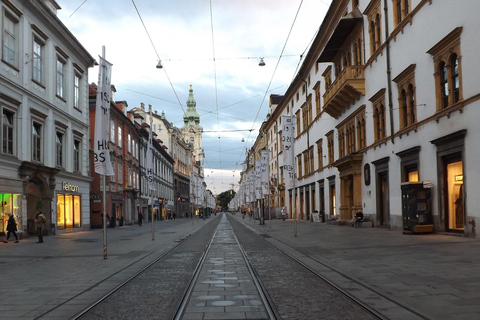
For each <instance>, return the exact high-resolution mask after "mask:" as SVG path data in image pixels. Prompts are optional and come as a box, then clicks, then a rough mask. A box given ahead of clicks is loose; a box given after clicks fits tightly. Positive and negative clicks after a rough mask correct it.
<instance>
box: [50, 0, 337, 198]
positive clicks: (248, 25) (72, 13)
mask: <svg viewBox="0 0 480 320" xmlns="http://www.w3.org/2000/svg"><path fill="white" fill-rule="evenodd" d="M330 2H331V0H303V1H302V0H57V3H58V4H59V5H60V6H61V7H62V9H61V10H59V11H58V17H59V18H60V19H61V20H62V21H63V23H64V24H65V25H66V26H67V27H68V28H69V30H70V31H71V32H72V34H73V35H74V36H75V37H76V38H77V39H78V40H79V41H80V42H81V43H82V44H83V46H84V47H85V48H86V49H87V50H88V52H89V53H90V54H91V55H92V56H93V57H94V58H96V59H97V58H98V56H99V55H101V54H102V46H105V51H106V54H105V57H106V59H107V60H108V61H110V62H111V63H112V64H113V68H112V84H114V85H115V87H116V89H117V92H116V94H115V96H114V98H115V100H125V101H127V103H128V106H129V109H130V108H134V107H139V106H140V103H142V102H143V103H144V104H145V105H146V106H148V105H152V107H153V110H157V111H158V112H159V113H161V112H162V111H164V112H165V115H166V117H167V120H168V121H170V122H172V123H173V124H174V125H175V126H177V127H182V126H183V115H184V111H185V110H186V108H187V107H186V101H187V98H188V90H189V85H190V84H191V85H192V86H193V90H194V95H195V100H196V102H197V111H198V113H199V114H200V125H201V126H202V127H203V129H204V134H203V139H202V146H203V148H204V150H205V155H206V159H205V180H206V182H207V188H209V189H210V190H212V192H213V193H214V194H218V193H220V192H222V191H225V190H227V189H231V188H232V187H233V188H234V189H235V190H237V189H238V180H239V174H240V171H241V169H242V162H243V161H244V160H245V150H246V149H247V148H250V147H251V146H252V145H253V141H254V139H255V137H256V136H257V135H258V128H259V127H260V125H261V123H262V122H263V121H264V120H265V117H266V115H267V113H268V100H269V96H270V94H284V93H285V91H286V90H287V88H288V85H289V84H290V83H291V81H292V79H293V78H294V76H295V74H296V70H297V69H298V68H299V66H300V64H301V62H302V60H301V55H302V54H305V53H306V50H308V48H309V45H310V44H311V41H312V39H313V37H314V36H315V34H316V31H317V30H318V28H319V26H320V24H321V22H322V20H323V17H324V16H325V13H326V11H327V10H328V7H329V5H330ZM287 39H288V40H287ZM261 57H263V58H264V61H265V64H266V66H264V67H260V66H259V65H258V63H259V61H260V60H259V59H260V58H261ZM159 59H161V60H162V64H163V66H164V68H163V69H157V68H156V65H157V63H158V60H159ZM97 77H98V70H97V69H96V68H93V69H90V74H89V82H90V83H91V82H97Z"/></svg>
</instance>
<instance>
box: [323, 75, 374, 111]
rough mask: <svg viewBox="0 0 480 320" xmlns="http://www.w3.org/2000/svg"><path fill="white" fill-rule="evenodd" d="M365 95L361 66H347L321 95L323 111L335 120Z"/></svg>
mask: <svg viewBox="0 0 480 320" xmlns="http://www.w3.org/2000/svg"><path fill="white" fill-rule="evenodd" d="M361 95H365V78H364V75H363V66H347V67H346V68H345V69H344V70H343V71H342V73H341V74H340V75H339V76H338V77H337V79H335V81H334V82H333V83H332V84H331V85H330V87H328V89H327V91H326V92H325V94H324V95H323V110H324V111H325V112H326V113H328V114H329V115H331V116H332V117H334V118H335V119H337V118H338V117H339V116H341V115H342V113H344V112H345V111H346V110H348V109H349V108H350V106H352V105H353V104H355V102H356V101H357V100H359V99H360V96H361Z"/></svg>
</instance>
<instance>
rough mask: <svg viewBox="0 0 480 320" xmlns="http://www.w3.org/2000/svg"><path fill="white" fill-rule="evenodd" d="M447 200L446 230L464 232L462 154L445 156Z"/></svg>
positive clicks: (444, 175)
mask: <svg viewBox="0 0 480 320" xmlns="http://www.w3.org/2000/svg"><path fill="white" fill-rule="evenodd" d="M443 163H444V165H443V170H444V174H443V177H444V184H443V185H444V188H443V189H444V190H442V192H443V193H444V197H443V199H444V200H445V204H444V207H445V230H446V231H449V232H458V233H464V230H465V210H464V207H465V206H464V192H463V180H464V175H463V162H462V158H461V154H456V155H453V156H449V157H444V158H443Z"/></svg>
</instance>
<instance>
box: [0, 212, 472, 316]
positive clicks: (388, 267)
mask: <svg viewBox="0 0 480 320" xmlns="http://www.w3.org/2000/svg"><path fill="white" fill-rule="evenodd" d="M213 221H215V219H214V217H211V218H209V219H206V220H196V219H194V220H191V219H177V220H175V221H161V222H156V223H155V240H154V241H152V237H151V232H150V230H151V229H150V224H149V223H145V224H144V225H143V226H142V227H139V226H136V225H134V226H125V227H121V228H115V229H108V258H107V259H103V252H102V251H103V250H102V249H103V247H102V237H103V235H102V230H93V231H88V232H78V233H77V232H76V233H67V234H62V235H56V236H48V237H45V243H43V244H36V243H35V242H36V238H35V237H30V238H28V239H22V240H20V243H13V241H10V242H9V243H8V244H5V243H0V262H1V265H2V267H3V268H2V269H3V274H2V281H1V284H2V285H1V287H0V293H1V294H2V300H1V302H0V309H1V310H2V318H3V319H37V318H38V319H50V318H52V319H66V318H71V317H72V316H73V315H75V314H77V313H78V312H80V311H81V310H83V309H84V308H85V307H86V306H87V305H89V304H91V303H93V302H94V301H95V299H98V298H99V297H101V296H102V295H103V294H105V293H107V292H109V291H110V290H112V289H113V288H115V287H116V286H118V284H119V283H120V282H122V281H124V280H125V279H128V278H129V277H131V276H132V275H133V274H135V273H136V272H137V271H138V270H140V269H141V268H142V267H144V266H146V265H148V264H149V263H150V262H152V261H153V260H154V259H155V258H156V257H157V256H158V255H160V254H161V253H162V252H166V251H167V250H169V248H172V247H174V246H176V245H177V244H178V242H179V241H182V239H185V238H188V237H189V235H191V234H193V233H194V232H195V231H197V230H199V229H200V228H203V227H204V226H205V225H207V224H208V223H210V222H213ZM238 223H241V224H243V225H245V226H246V227H247V228H249V229H250V230H252V231H254V232H255V233H257V234H258V235H259V236H260V237H258V239H257V238H254V236H253V235H248V234H247V236H248V237H249V238H250V239H251V240H252V242H257V243H258V242H259V241H262V240H261V238H263V239H264V240H265V241H266V242H269V243H271V244H273V245H274V246H277V247H279V248H280V249H282V250H285V251H286V252H288V254H290V255H291V256H292V257H294V258H297V259H299V260H300V261H302V262H303V263H304V264H305V265H307V266H308V267H310V268H311V269H313V270H315V271H316V272H318V273H321V274H322V275H324V276H325V277H326V278H328V280H329V281H331V282H332V283H334V284H336V285H337V286H339V287H341V288H343V289H344V290H346V291H348V292H349V293H350V294H351V295H353V296H355V297H356V298H358V299H360V300H363V301H364V302H366V303H368V304H369V305H370V306H372V307H373V308H374V309H376V310H377V311H379V312H380V313H381V314H382V315H383V316H384V317H385V318H386V319H406V317H405V314H406V313H409V314H410V315H413V318H418V319H477V318H479V316H480V304H479V303H478V301H480V272H479V271H480V270H479V269H480V267H479V266H480V255H479V251H480V241H478V240H475V239H471V238H464V237H458V236H451V235H444V234H424V235H404V234H402V233H401V231H399V230H393V231H391V230H388V229H382V228H352V227H349V226H339V225H330V224H327V223H323V224H321V223H318V224H315V223H312V222H307V221H298V222H297V236H296V237H295V236H294V221H293V220H287V221H285V222H282V221H281V220H272V221H268V220H267V221H266V223H265V225H259V224H258V221H255V220H250V219H249V218H248V217H247V218H246V219H242V218H241V217H240V216H239V215H238V216H236V222H235V224H234V225H233V226H234V229H237V228H238V226H240V225H239V224H238ZM237 225H238V226H237ZM235 232H237V231H235ZM242 237H245V234H244V235H243V236H242ZM1 240H3V239H1ZM243 241H245V239H244V240H243ZM254 250H255V248H254V247H250V248H248V247H246V251H247V254H248V256H249V258H250V259H252V260H253V262H254V263H255V262H258V261H260V259H261V257H258V255H256V253H255V251H254ZM272 250H273V249H270V251H272ZM275 254H276V255H278V253H275ZM264 269H266V270H257V271H258V274H259V276H260V277H261V279H262V281H264V282H265V284H266V287H268V286H269V284H271V283H272V280H271V279H274V278H275V277H277V280H282V279H278V275H279V274H281V273H280V272H279V271H283V270H274V269H272V270H268V269H267V268H264ZM267 274H270V276H271V278H269V277H268V276H267ZM287 274H288V272H287ZM100 281H102V284H101V285H99V286H98V288H96V292H95V293H90V294H89V297H90V298H89V299H90V300H88V299H85V297H83V299H84V300H82V301H76V302H75V303H72V302H73V301H75V297H77V296H79V295H80V294H81V293H82V292H84V291H85V290H87V289H88V288H90V287H92V286H95V285H96V284H97V283H99V282H100ZM303 290H304V291H305V292H307V293H305V295H306V296H308V288H303ZM275 294H276V293H275V292H270V295H271V296H273V297H274V298H275ZM313 298H315V297H313ZM288 299H289V301H291V302H292V304H294V305H295V304H301V303H302V301H305V299H306V297H303V296H301V295H300V296H293V295H292V296H289V297H288ZM317 303H330V304H332V303H333V304H334V302H325V301H320V300H318V299H317ZM52 309H54V310H53V311H54V312H53V313H52ZM46 311H49V316H48V317H42V314H44V313H45V312H46ZM55 312H56V315H57V317H53V316H52V315H53V314H55ZM67 315H68V316H67ZM413 318H412V317H409V319H413ZM299 319H301V318H299Z"/></svg>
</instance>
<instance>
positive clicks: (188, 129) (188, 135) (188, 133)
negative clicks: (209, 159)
mask: <svg viewBox="0 0 480 320" xmlns="http://www.w3.org/2000/svg"><path fill="white" fill-rule="evenodd" d="M196 106H197V102H196V101H195V97H194V96H193V89H192V85H190V90H189V94H188V100H187V111H186V112H185V114H184V116H183V123H184V125H183V128H182V133H183V136H184V137H185V142H186V143H190V144H192V146H193V154H194V155H195V161H197V162H198V161H199V162H200V166H202V167H203V160H204V158H205V153H204V151H203V148H202V133H203V128H202V126H201V125H200V115H199V114H198V112H197V109H196Z"/></svg>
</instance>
